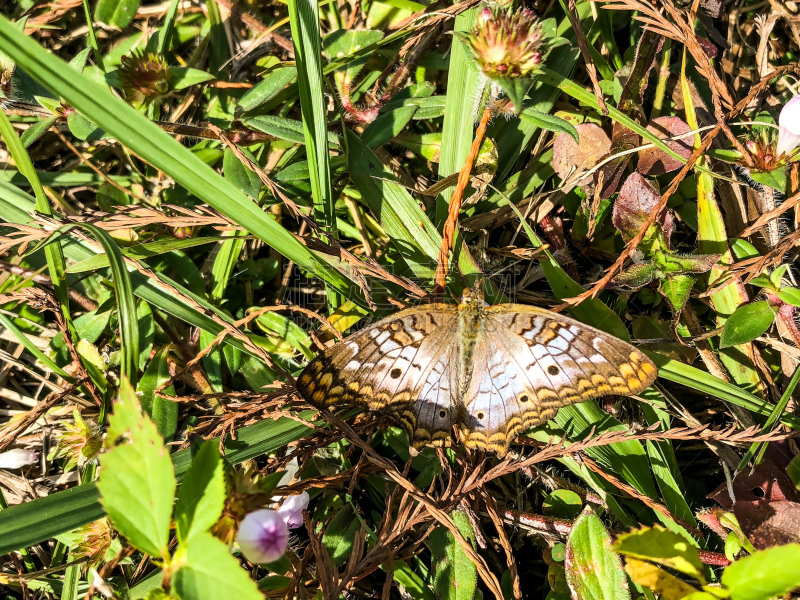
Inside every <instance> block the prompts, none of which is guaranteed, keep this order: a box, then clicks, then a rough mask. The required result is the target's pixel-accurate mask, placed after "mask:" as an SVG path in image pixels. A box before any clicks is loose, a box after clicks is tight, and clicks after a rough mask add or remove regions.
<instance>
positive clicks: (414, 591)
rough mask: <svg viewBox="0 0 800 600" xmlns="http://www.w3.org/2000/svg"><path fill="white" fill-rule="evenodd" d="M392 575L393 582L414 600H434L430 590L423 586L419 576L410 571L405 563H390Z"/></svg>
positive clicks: (401, 561)
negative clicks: (400, 586)
mask: <svg viewBox="0 0 800 600" xmlns="http://www.w3.org/2000/svg"><path fill="white" fill-rule="evenodd" d="M392 573H394V580H395V581H396V582H397V583H399V584H400V585H402V586H403V588H404V589H405V590H406V591H407V592H408V594H409V596H410V597H411V598H414V600H436V596H434V594H433V592H432V591H431V589H430V588H429V587H428V586H427V585H425V582H424V581H422V579H421V578H420V576H419V575H417V574H416V573H414V571H412V570H411V567H409V566H408V563H407V562H406V561H404V560H396V561H394V562H392Z"/></svg>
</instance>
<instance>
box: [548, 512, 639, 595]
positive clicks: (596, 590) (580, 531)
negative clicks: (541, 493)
mask: <svg viewBox="0 0 800 600" xmlns="http://www.w3.org/2000/svg"><path fill="white" fill-rule="evenodd" d="M564 568H565V569H566V573H567V584H568V585H569V588H570V590H571V591H572V597H573V598H574V599H575V600H630V597H631V595H630V592H629V591H628V579H627V577H626V576H625V571H623V569H622V560H621V559H620V557H619V554H617V553H616V552H614V549H613V548H612V547H611V538H610V537H609V535H608V533H607V532H606V530H605V528H604V527H603V523H602V521H600V519H599V518H598V516H597V515H596V514H594V512H592V509H591V508H589V507H586V508H585V509H584V511H583V512H582V513H581V516H580V517H578V518H577V519H576V521H575V523H574V524H573V526H572V531H571V532H570V534H569V538H568V539H567V556H566V559H565V560H564Z"/></svg>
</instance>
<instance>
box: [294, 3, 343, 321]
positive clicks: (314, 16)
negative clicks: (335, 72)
mask: <svg viewBox="0 0 800 600" xmlns="http://www.w3.org/2000/svg"><path fill="white" fill-rule="evenodd" d="M289 23H290V25H291V29H292V42H293V43H294V57H295V62H296V63H297V85H298V87H299V88H300V112H301V113H302V115H303V135H304V137H305V142H306V157H307V158H308V172H309V175H310V177H311V194H312V199H313V201H314V216H315V218H316V220H317V222H318V223H319V224H320V226H321V227H322V228H323V229H324V230H325V231H327V232H328V233H330V234H331V235H336V233H337V232H336V213H335V210H334V205H335V202H336V199H335V198H334V197H333V186H332V184H331V165H330V155H329V153H328V140H327V138H328V123H327V118H326V111H325V97H324V96H323V79H322V43H321V41H322V37H321V34H320V30H319V7H318V6H317V2H316V0H289ZM326 288H327V292H328V307H329V309H330V310H331V311H333V310H336V308H338V307H339V305H340V304H341V303H342V300H343V299H342V298H341V297H340V296H339V295H338V294H337V293H336V290H335V288H330V287H329V286H326Z"/></svg>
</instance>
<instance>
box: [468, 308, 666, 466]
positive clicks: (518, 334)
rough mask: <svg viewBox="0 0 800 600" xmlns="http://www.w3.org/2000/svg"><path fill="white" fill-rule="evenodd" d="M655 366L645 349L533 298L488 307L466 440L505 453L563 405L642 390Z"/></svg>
mask: <svg viewBox="0 0 800 600" xmlns="http://www.w3.org/2000/svg"><path fill="white" fill-rule="evenodd" d="M656 374H657V369H656V367H655V365H654V364H653V363H652V361H650V359H649V358H647V357H646V356H645V355H644V354H643V353H642V352H641V351H639V350H638V349H637V348H635V347H634V346H632V345H631V344H628V343H627V342H624V341H622V340H620V339H618V338H615V337H613V336H611V335H609V334H607V333H604V332H602V331H600V330H598V329H595V328H594V327H589V326H588V325H584V324H583V323H580V322H579V321H575V320H574V319H570V318H568V317H564V316H562V315H558V314H555V313H551V312H549V311H545V310H541V309H537V308H535V307H531V306H522V305H513V304H509V305H500V306H494V307H489V308H487V309H486V311H485V316H484V320H483V329H482V330H481V332H480V334H479V335H478V338H477V341H476V344H475V348H474V352H473V360H472V377H471V380H470V384H469V386H468V388H467V391H466V393H465V395H464V404H465V407H466V414H465V417H464V419H463V421H462V424H461V429H462V435H463V437H464V442H465V444H466V445H467V446H470V447H475V448H486V449H489V450H494V451H496V452H500V453H505V452H506V451H507V450H508V446H509V444H510V443H511V441H512V440H513V439H514V437H515V436H516V435H517V434H519V433H520V432H522V431H524V430H526V429H529V428H531V427H534V426H536V425H540V424H542V423H544V422H546V421H547V420H548V419H550V418H552V417H554V416H555V414H556V412H558V409H559V408H562V407H564V406H568V405H570V404H575V403H577V402H583V401H585V400H589V399H591V398H597V397H600V396H605V395H608V394H620V395H630V394H636V393H638V392H641V391H642V390H644V389H646V388H647V387H648V386H649V385H650V384H652V383H653V381H654V380H655V378H656Z"/></svg>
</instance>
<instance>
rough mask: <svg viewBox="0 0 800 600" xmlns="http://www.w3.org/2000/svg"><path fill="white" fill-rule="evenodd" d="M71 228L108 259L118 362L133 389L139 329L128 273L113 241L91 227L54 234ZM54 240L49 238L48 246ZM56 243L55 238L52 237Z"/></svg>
mask: <svg viewBox="0 0 800 600" xmlns="http://www.w3.org/2000/svg"><path fill="white" fill-rule="evenodd" d="M73 227H78V228H80V229H85V230H86V231H88V232H89V233H90V234H91V235H92V236H93V237H94V238H95V239H96V240H97V241H98V242H100V245H101V246H102V247H103V250H104V251H105V253H106V256H108V260H109V265H110V267H111V274H112V276H113V279H114V284H115V287H116V292H117V293H116V295H115V296H116V301H117V313H118V315H119V334H120V339H121V349H122V361H121V372H122V374H123V375H125V376H126V377H127V378H128V379H129V380H130V381H131V383H133V384H134V385H135V384H136V382H137V381H138V380H139V346H140V344H139V326H138V323H137V321H138V319H137V316H136V302H135V301H134V299H133V287H132V284H131V278H130V275H129V274H128V269H127V267H126V265H125V261H124V259H123V257H122V253H121V252H120V249H119V246H117V243H116V241H115V240H114V238H112V237H111V236H110V235H109V234H108V233H107V232H106V231H104V230H103V229H100V228H99V227H97V226H96V225H92V224H91V223H71V224H69V225H64V226H62V227H60V228H59V229H58V230H57V233H61V234H63V233H67V232H69V230H70V229H72V228H73ZM53 239H54V238H49V239H48V243H52V241H53ZM55 239H57V236H55Z"/></svg>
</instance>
